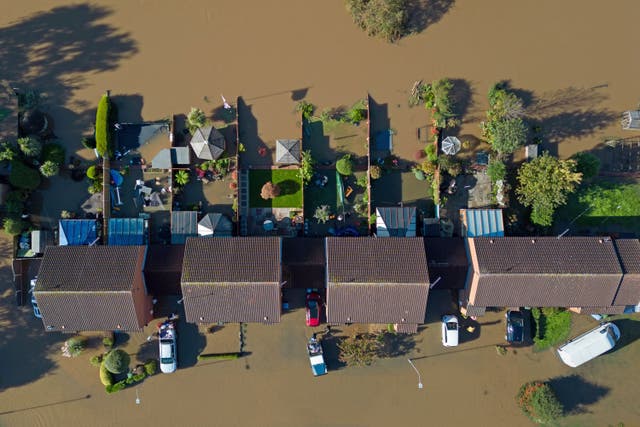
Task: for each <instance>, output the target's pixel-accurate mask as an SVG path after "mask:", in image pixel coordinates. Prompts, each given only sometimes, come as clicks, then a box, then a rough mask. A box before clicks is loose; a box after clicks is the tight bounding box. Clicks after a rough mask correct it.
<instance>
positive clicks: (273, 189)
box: [260, 181, 280, 200]
mask: <svg viewBox="0 0 640 427" xmlns="http://www.w3.org/2000/svg"><path fill="white" fill-rule="evenodd" d="M279 195H280V187H279V186H278V185H277V184H274V183H273V182H271V181H269V182H266V183H265V184H264V185H263V186H262V189H261V190H260V197H262V198H263V199H265V200H269V199H275V198H276V197H278V196H279Z"/></svg>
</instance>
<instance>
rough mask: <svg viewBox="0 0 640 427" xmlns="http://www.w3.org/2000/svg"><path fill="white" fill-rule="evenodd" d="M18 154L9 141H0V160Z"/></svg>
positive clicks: (14, 156)
mask: <svg viewBox="0 0 640 427" xmlns="http://www.w3.org/2000/svg"><path fill="white" fill-rule="evenodd" d="M17 155H18V151H17V150H16V148H15V147H14V145H13V144H11V143H9V142H0V162H1V161H3V160H9V161H11V160H13V159H15V158H16V156H17Z"/></svg>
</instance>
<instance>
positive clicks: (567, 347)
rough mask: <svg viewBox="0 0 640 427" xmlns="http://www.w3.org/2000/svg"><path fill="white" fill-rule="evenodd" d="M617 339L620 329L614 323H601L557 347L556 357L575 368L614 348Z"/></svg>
mask: <svg viewBox="0 0 640 427" xmlns="http://www.w3.org/2000/svg"><path fill="white" fill-rule="evenodd" d="M619 339H620V329H619V328H618V326H616V324H615V323H611V322H609V323H602V324H600V326H598V327H597V328H595V329H592V330H590V331H588V332H585V333H584V334H582V335H580V336H578V337H576V338H574V339H572V340H569V341H568V342H567V343H566V344H563V345H562V346H560V347H558V350H557V351H558V356H560V359H561V360H562V361H563V362H564V363H565V364H567V365H569V366H571V367H572V368H576V367H578V366H580V365H582V364H583V363H586V362H588V361H589V360H591V359H594V358H596V357H598V356H600V355H601V354H603V353H606V352H607V351H609V350H611V349H612V348H614V347H615V346H616V343H617V342H618V340H619Z"/></svg>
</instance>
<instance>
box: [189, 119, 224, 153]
mask: <svg viewBox="0 0 640 427" xmlns="http://www.w3.org/2000/svg"><path fill="white" fill-rule="evenodd" d="M191 148H193V152H194V153H195V154H196V157H197V158H199V159H202V160H217V159H218V158H219V157H220V156H221V155H222V153H224V150H225V148H226V142H225V139H224V136H223V135H222V134H221V133H220V131H219V130H218V129H216V128H214V127H213V126H205V127H201V128H198V129H196V131H195V132H194V133H193V136H192V137H191Z"/></svg>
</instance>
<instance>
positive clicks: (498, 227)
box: [465, 209, 504, 237]
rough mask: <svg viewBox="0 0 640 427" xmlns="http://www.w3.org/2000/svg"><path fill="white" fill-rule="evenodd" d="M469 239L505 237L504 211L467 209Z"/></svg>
mask: <svg viewBox="0 0 640 427" xmlns="http://www.w3.org/2000/svg"><path fill="white" fill-rule="evenodd" d="M465 214H466V216H467V221H466V222H467V237H504V223H503V219H502V209H467V210H465Z"/></svg>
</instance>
